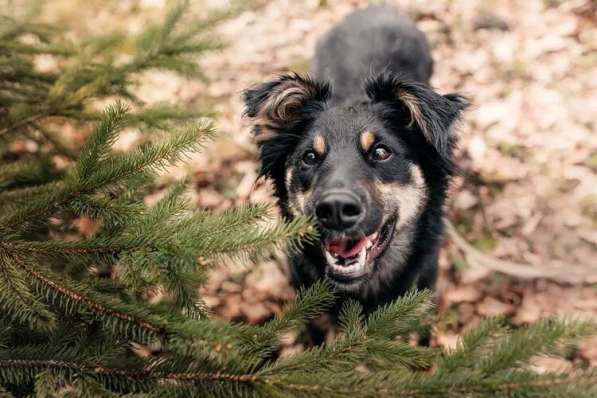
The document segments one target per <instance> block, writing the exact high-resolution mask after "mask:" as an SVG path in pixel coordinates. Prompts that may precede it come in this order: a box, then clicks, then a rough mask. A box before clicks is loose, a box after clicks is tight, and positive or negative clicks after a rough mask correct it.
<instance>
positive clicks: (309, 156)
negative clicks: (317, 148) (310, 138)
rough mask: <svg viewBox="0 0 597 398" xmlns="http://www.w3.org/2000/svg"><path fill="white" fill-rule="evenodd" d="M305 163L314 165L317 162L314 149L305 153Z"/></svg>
mask: <svg viewBox="0 0 597 398" xmlns="http://www.w3.org/2000/svg"><path fill="white" fill-rule="evenodd" d="M303 163H304V164H306V165H307V166H313V165H314V164H315V163H317V155H316V154H315V152H313V151H307V152H305V154H304V155H303Z"/></svg>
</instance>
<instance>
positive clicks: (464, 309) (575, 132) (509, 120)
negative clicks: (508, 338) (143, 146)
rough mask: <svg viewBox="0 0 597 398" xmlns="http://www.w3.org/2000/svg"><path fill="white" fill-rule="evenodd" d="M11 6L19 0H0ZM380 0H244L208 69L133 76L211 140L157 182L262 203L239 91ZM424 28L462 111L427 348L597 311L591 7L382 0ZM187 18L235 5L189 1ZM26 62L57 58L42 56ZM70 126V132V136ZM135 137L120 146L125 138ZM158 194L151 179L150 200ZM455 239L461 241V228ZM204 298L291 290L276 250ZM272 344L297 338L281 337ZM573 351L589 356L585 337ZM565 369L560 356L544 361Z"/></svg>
mask: <svg viewBox="0 0 597 398" xmlns="http://www.w3.org/2000/svg"><path fill="white" fill-rule="evenodd" d="M3 3H4V4H5V5H7V6H11V4H15V3H18V1H7V2H6V1H5V2H3ZM380 3H382V2H379V1H369V2H368V1H359V0H354V1H352V0H351V1H348V0H306V1H295V0H275V1H252V2H251V3H250V4H249V5H243V7H242V9H241V10H238V11H235V12H233V13H232V15H231V16H230V17H228V18H226V19H224V20H223V21H222V22H221V23H219V24H218V26H217V27H216V29H215V30H214V31H213V35H214V37H217V38H219V39H220V40H222V41H223V42H224V44H225V46H224V48H223V50H221V51H218V52H212V53H210V54H209V55H208V56H204V57H202V58H201V60H198V62H200V63H201V65H202V67H203V70H204V72H205V79H204V80H201V79H185V78H180V77H177V76H175V75H173V74H169V73H164V72H148V73H145V74H144V75H143V76H142V79H141V82H142V83H141V84H140V85H139V87H138V89H137V92H138V94H139V95H140V96H141V98H142V99H143V100H145V101H146V102H147V103H149V104H151V103H156V102H163V101H172V102H176V103H179V104H185V105H187V106H189V107H195V108H197V107H198V108H201V107H205V109H209V110H210V111H213V112H214V113H213V116H214V118H215V120H216V125H217V127H218V131H219V138H218V139H217V140H216V141H215V142H214V143H213V144H211V145H210V146H209V147H208V149H207V150H206V151H204V152H203V153H202V154H199V155H194V156H193V158H192V159H191V160H190V161H189V162H187V163H185V164H184V166H181V167H179V168H176V169H171V170H169V172H168V173H166V175H165V176H164V177H162V181H161V184H163V187H166V186H167V185H168V184H169V183H170V182H171V181H172V180H175V179H180V178H182V177H183V176H185V175H186V174H189V175H191V178H192V184H193V187H194V190H193V192H192V193H191V195H192V201H193V203H195V204H196V206H198V207H201V208H208V209H212V210H214V211H222V210H224V209H226V208H229V207H231V206H235V205H240V204H243V203H246V202H247V201H251V202H263V201H265V202H273V199H272V196H271V187H270V186H269V184H268V183H267V182H264V181H257V174H256V170H257V164H256V162H255V159H256V151H255V146H254V143H253V141H252V137H251V136H250V134H249V128H248V123H247V121H246V120H244V119H243V118H242V113H243V105H242V103H241V100H240V93H241V91H242V90H243V89H245V88H247V87H249V86H252V85H254V84H257V83H259V82H262V81H264V80H266V79H268V78H270V77H272V76H274V75H276V74H278V73H280V72H283V71H287V70H292V71H296V72H299V73H306V72H308V70H309V64H310V61H311V57H312V54H313V50H314V45H315V42H316V40H317V38H318V37H320V36H321V35H322V34H323V33H324V32H325V31H326V30H328V29H329V28H331V27H332V26H333V25H334V24H335V23H336V22H338V21H340V20H341V19H343V17H344V16H345V15H347V14H348V13H350V12H351V11H353V10H355V9H357V8H361V7H366V6H367V5H368V4H380ZM385 3H386V4H390V5H394V6H395V7H397V8H398V9H399V10H400V11H401V12H402V13H404V14H407V15H409V16H410V17H411V18H413V19H414V20H415V22H416V24H417V26H418V27H419V28H420V29H421V30H422V31H424V32H425V33H426V34H427V37H428V40H429V42H430V44H431V47H432V51H433V57H434V61H435V72H434V75H433V78H432V84H433V86H434V87H436V88H437V89H438V91H439V92H441V93H447V92H454V91H456V92H460V93H462V94H464V95H466V96H467V97H468V98H469V99H470V100H471V102H472V104H473V106H472V107H471V109H470V110H469V111H468V112H467V114H466V115H465V120H464V123H463V125H462V128H461V130H460V148H459V150H458V163H459V165H460V166H461V168H462V169H463V174H462V176H460V177H458V178H457V179H456V180H455V182H454V184H453V187H452V194H451V199H450V201H449V204H448V215H449V218H450V220H451V221H452V223H453V224H454V226H455V228H456V231H457V234H452V235H450V236H448V237H447V239H446V242H445V245H444V250H443V251H442V255H441V260H440V267H441V274H440V279H439V282H438V307H439V312H440V320H439V321H438V323H437V324H436V326H435V332H434V337H433V342H432V344H434V345H438V346H444V347H451V346H453V345H454V344H455V343H456V339H457V336H458V335H459V334H460V333H462V331H463V330H466V329H467V328H468V327H470V326H471V325H474V324H476V322H478V320H479V319H480V318H481V317H485V316H494V315H503V316H506V317H508V319H509V320H510V322H511V323H512V324H513V325H514V326H519V325H524V324H528V323H532V322H535V321H536V320H538V319H540V318H542V317H545V316H547V315H552V314H561V315H566V316H581V317H591V318H593V319H597V132H596V127H597V126H596V123H597V118H596V115H597V4H596V3H595V2H594V1H590V0H570V1H563V0H518V1H509V0H502V1H498V0H486V1H470V0H456V1H448V0H445V1H443V0H434V1H426V2H420V1H387V2H385ZM191 4H192V9H193V12H196V13H197V14H198V15H201V14H202V13H206V12H207V10H211V9H226V8H227V7H231V5H230V4H228V3H227V2H225V1H216V0H196V1H193V2H191ZM166 5H167V2H165V1H163V0H136V1H133V0H127V1H100V0H90V1H87V2H77V1H73V0H70V1H69V0H53V1H52V2H48V3H47V4H46V5H45V6H44V7H43V8H42V13H41V19H42V20H43V21H45V22H51V23H56V22H58V23H60V24H62V25H63V26H66V27H68V30H70V31H71V32H72V35H73V37H82V36H85V35H88V34H95V33H105V32H107V31H110V30H112V29H114V30H121V31H123V30H124V31H126V32H132V33H134V32H136V31H139V30H140V28H141V27H143V26H144V24H145V23H147V22H148V21H151V20H154V19H158V18H159V17H160V16H162V15H163V13H164V9H165V7H166ZM37 62H38V65H37V66H38V67H39V68H41V69H42V70H43V68H49V69H51V68H53V67H55V65H53V64H52V62H53V59H51V58H44V57H40V58H39V59H38V60H37ZM73 137H75V139H76V137H77V134H76V132H73ZM137 138H138V134H136V133H135V132H134V131H131V132H129V133H126V134H124V135H123V137H122V138H121V139H120V141H119V142H118V143H117V147H118V148H120V149H126V148H128V147H130V146H132V145H133V144H134V143H135V141H136V139H137ZM160 194H161V189H160V187H157V190H156V192H155V193H154V194H152V195H150V196H148V197H147V198H146V201H147V202H148V203H151V202H152V201H155V200H156V198H158V197H159V196H160ZM460 238H463V239H460ZM202 293H203V297H204V298H205V300H206V301H207V303H208V304H209V305H210V307H211V308H212V309H213V313H214V316H215V317H218V318H222V319H227V320H233V321H239V322H250V323H261V322H264V321H265V320H267V319H270V318H272V317H273V316H274V314H275V313H276V312H278V311H279V310H280V309H281V307H282V306H283V305H284V303H285V302H286V301H288V300H289V299H290V298H291V297H293V294H294V293H293V291H292V289H291V288H290V287H289V286H288V282H287V270H286V264H285V258H284V256H282V255H280V256H278V257H274V258H271V259H269V260H267V261H264V262H260V263H258V264H247V263H238V264H231V265H230V266H227V267H225V268H220V269H217V270H215V271H214V272H213V274H212V276H211V278H210V281H209V283H208V285H207V286H206V287H205V288H203V292H202ZM285 344H286V346H285V349H284V353H283V354H290V353H292V352H295V351H297V350H301V349H302V348H303V346H302V343H301V340H300V339H298V338H297V336H293V335H290V336H288V339H287V342H286V343H285ZM571 360H572V362H573V363H575V362H576V364H581V365H582V364H588V363H590V364H592V365H593V366H595V365H597V341H595V340H593V341H587V342H585V343H583V344H582V345H581V346H580V349H579V351H578V352H577V353H575V354H574V355H573V356H572V357H571ZM542 361H543V362H542V363H540V364H539V365H538V366H540V367H543V368H545V369H552V370H553V369H554V368H555V369H560V370H561V369H562V367H564V368H565V367H566V366H572V364H571V363H570V362H566V361H563V360H556V359H542Z"/></svg>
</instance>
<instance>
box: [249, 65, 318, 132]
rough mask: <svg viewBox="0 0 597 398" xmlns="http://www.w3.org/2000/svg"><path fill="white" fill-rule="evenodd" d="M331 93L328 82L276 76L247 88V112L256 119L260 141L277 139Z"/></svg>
mask: <svg viewBox="0 0 597 398" xmlns="http://www.w3.org/2000/svg"><path fill="white" fill-rule="evenodd" d="M329 95H330V89H329V86H328V85H327V84H322V83H318V82H315V81H313V80H311V79H310V78H308V77H301V76H299V75H297V74H285V75H282V76H280V77H278V78H277V79H275V80H273V81H270V82H267V83H263V84H261V85H259V86H257V87H255V88H253V89H249V90H246V91H244V93H243V100H244V101H245V106H246V109H245V113H246V115H247V116H249V117H250V118H251V119H252V120H253V132H254V134H255V136H256V138H257V140H258V142H263V141H267V140H270V139H271V138H274V137H275V136H276V135H277V134H279V133H280V132H281V131H282V130H284V129H285V128H288V127H292V126H293V125H294V124H295V123H296V122H297V121H299V120H300V119H302V118H303V117H304V116H307V115H309V114H312V113H313V112H314V111H316V110H321V109H323V106H324V104H325V101H326V100H327V99H328V97H329Z"/></svg>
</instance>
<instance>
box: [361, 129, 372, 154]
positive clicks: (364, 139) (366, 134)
mask: <svg viewBox="0 0 597 398" xmlns="http://www.w3.org/2000/svg"><path fill="white" fill-rule="evenodd" d="M374 142H375V135H374V134H373V133H372V132H371V131H370V130H365V131H363V132H362V133H361V147H362V148H363V151H365V152H369V149H371V145H373V143H374Z"/></svg>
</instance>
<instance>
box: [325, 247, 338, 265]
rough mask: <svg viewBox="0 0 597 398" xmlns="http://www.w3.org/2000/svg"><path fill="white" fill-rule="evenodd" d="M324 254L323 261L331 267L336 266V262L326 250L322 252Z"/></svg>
mask: <svg viewBox="0 0 597 398" xmlns="http://www.w3.org/2000/svg"><path fill="white" fill-rule="evenodd" d="M323 252H324V253H325V259H326V260H327V262H328V264H329V265H331V266H334V265H336V263H337V262H338V260H337V259H336V258H335V257H334V256H333V255H332V254H331V253H330V252H329V251H327V250H324V251H323Z"/></svg>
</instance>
